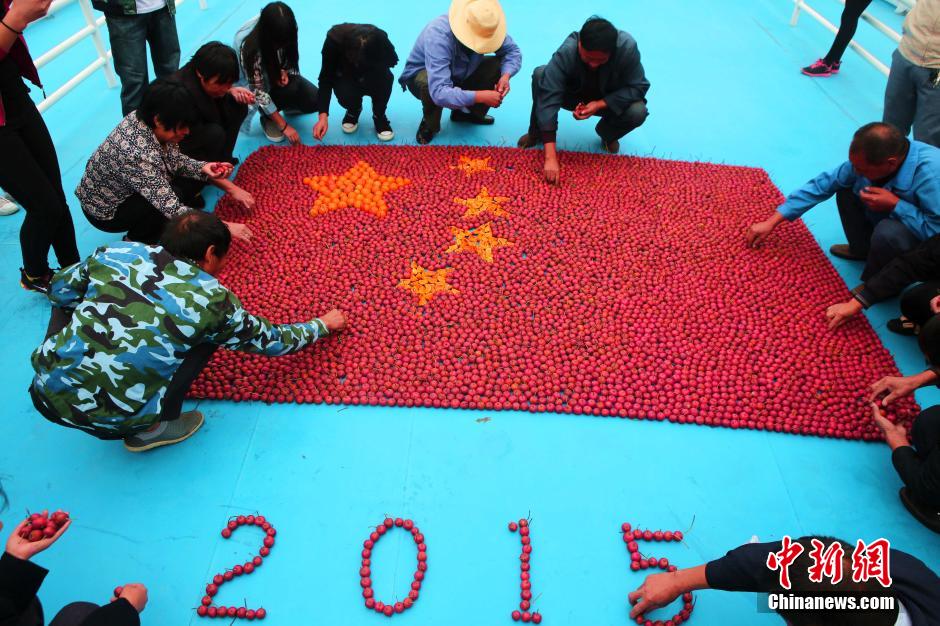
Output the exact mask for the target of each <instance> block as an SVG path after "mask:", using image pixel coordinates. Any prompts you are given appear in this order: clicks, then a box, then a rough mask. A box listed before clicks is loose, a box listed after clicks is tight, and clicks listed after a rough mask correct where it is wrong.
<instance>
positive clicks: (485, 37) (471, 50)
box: [398, 0, 522, 144]
mask: <svg viewBox="0 0 940 626" xmlns="http://www.w3.org/2000/svg"><path fill="white" fill-rule="evenodd" d="M491 52H495V53H496V54H495V56H484V55H487V54H489V53H491ZM521 67H522V52H521V51H520V50H519V46H517V45H516V44H515V42H514V41H513V40H512V37H510V36H509V35H507V34H506V16H505V14H504V13H503V9H502V7H501V6H500V5H499V2H497V0H453V2H452V3H451V6H450V12H449V14H447V15H441V16H440V17H436V18H434V19H433V20H432V21H431V22H430V23H429V24H428V25H427V26H425V27H424V30H423V31H421V34H420V35H418V40H417V41H416V42H415V45H414V48H412V50H411V54H410V55H409V56H408V61H407V63H406V64H405V71H404V72H402V75H401V78H399V79H398V82H399V83H401V86H402V89H406V88H407V89H408V90H409V91H410V92H411V93H412V94H413V95H414V96H415V97H416V98H417V99H418V100H420V101H421V105H422V108H423V110H424V116H423V118H422V119H421V124H420V126H419V127H418V134H417V137H416V139H417V141H418V143H419V144H427V143H430V141H431V140H432V139H433V138H434V135H436V134H437V133H438V132H439V131H440V130H441V113H442V112H443V109H444V107H447V108H448V109H451V114H450V119H451V121H452V122H464V123H469V124H485V125H489V124H492V123H493V118H492V117H491V116H489V115H487V114H486V113H487V111H488V110H489V109H490V108H491V107H498V106H499V105H500V104H502V102H503V98H505V97H506V94H508V93H509V79H510V78H511V77H512V76H514V75H515V74H516V72H518V71H519V69H520V68H521Z"/></svg>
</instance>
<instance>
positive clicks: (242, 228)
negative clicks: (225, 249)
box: [222, 222, 252, 241]
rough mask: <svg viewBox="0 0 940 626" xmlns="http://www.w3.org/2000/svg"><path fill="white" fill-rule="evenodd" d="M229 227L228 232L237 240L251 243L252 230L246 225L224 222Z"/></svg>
mask: <svg viewBox="0 0 940 626" xmlns="http://www.w3.org/2000/svg"><path fill="white" fill-rule="evenodd" d="M222 223H223V224H225V225H226V226H227V227H228V232H230V233H231V234H232V237H234V238H235V239H241V240H242V241H251V235H252V232H251V229H250V228H248V226H246V225H245V224H240V223H238V222H222Z"/></svg>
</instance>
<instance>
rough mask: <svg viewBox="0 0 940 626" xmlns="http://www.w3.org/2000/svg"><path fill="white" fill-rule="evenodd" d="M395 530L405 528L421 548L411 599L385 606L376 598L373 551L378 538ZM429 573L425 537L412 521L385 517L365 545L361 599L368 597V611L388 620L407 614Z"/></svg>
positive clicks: (360, 571) (410, 594)
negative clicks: (373, 579) (394, 616)
mask: <svg viewBox="0 0 940 626" xmlns="http://www.w3.org/2000/svg"><path fill="white" fill-rule="evenodd" d="M394 528H404V529H405V530H407V531H409V532H410V533H411V536H412V538H413V539H414V542H415V545H416V546H417V548H418V555H417V559H418V567H417V569H416V570H415V574H414V580H413V581H412V582H411V591H409V592H408V597H407V598H405V599H404V600H402V601H399V602H395V603H394V604H385V603H384V602H381V601H379V600H376V599H375V592H373V590H372V578H371V576H372V548H373V547H374V546H375V544H376V543H378V541H379V539H381V538H382V537H383V536H385V533H387V532H388V531H390V530H392V529H394ZM427 571H428V547H427V545H426V544H425V543H424V535H422V534H421V531H420V530H419V529H418V527H417V526H416V525H415V523H414V522H413V521H411V520H410V519H402V518H400V517H396V518H395V519H392V518H391V517H386V518H385V520H384V521H383V522H382V523H381V524H379V525H378V526H376V527H375V530H373V531H372V533H371V534H370V535H369V538H368V539H366V540H365V541H364V542H363V543H362V566H361V567H360V568H359V577H360V580H359V584H360V586H361V587H362V597H363V598H365V603H366V608H367V609H371V610H373V611H375V612H376V613H381V614H382V615H384V616H386V617H392V616H393V615H395V614H396V613H404V612H405V611H406V610H407V609H410V608H411V607H412V606H414V603H415V602H417V600H418V595H419V592H420V591H421V581H423V580H424V574H425V572H427Z"/></svg>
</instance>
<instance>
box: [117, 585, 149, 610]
mask: <svg viewBox="0 0 940 626" xmlns="http://www.w3.org/2000/svg"><path fill="white" fill-rule="evenodd" d="M118 597H120V598H124V599H125V600H127V601H128V602H130V603H131V606H132V607H134V608H135V609H136V610H137V612H138V613H142V612H143V611H144V607H146V606H147V588H146V587H144V586H143V585H142V584H140V583H129V584H127V585H124V586H123V588H122V590H121V595H120V596H118ZM117 599H118V598H111V602H115V601H117Z"/></svg>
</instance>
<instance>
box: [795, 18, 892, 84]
mask: <svg viewBox="0 0 940 626" xmlns="http://www.w3.org/2000/svg"><path fill="white" fill-rule="evenodd" d="M838 2H839V3H840V4H842V5H843V6H844V5H845V0H838ZM793 3H794V5H795V6H794V7H793V16H792V17H791V18H790V26H796V23H797V20H799V18H800V12H805V13H807V14H808V15H809V16H810V17H812V18H813V19H814V20H816V21H817V22H819V23H820V24H822V25H823V26H825V27H826V28H827V29H829V30H830V31H832V32H833V33H838V32H839V28H838V27H837V26H836V25H835V24H833V23H832V22H830V21H829V20H827V19H826V18H824V17H823V16H822V15H820V14H819V12H817V11H816V9H814V8H813V7H811V6H809V5H808V4H806V2H805V0H793ZM862 19H863V20H865V21H866V22H868V23H869V24H871V25H872V27H874V29H875V30H877V31H878V32H880V33H881V34H883V35H885V36H886V37H888V38H889V39H891V40H892V41H894V42H895V43H898V42H900V41H901V34H900V33H898V32H897V31H896V30H894V29H893V28H891V27H890V26H888V25H886V24H885V23H884V22H882V21H880V20H878V19H876V18H875V17H873V16H872V15H871V14H870V13H868V11H865V12H864V13H862ZM849 47H851V48H852V49H853V50H855V51H856V52H857V53H858V54H859V55H861V57H862V58H863V59H865V60H866V61H868V62H869V63H871V64H872V65H874V66H875V68H876V69H877V70H878V71H879V72H881V73H882V74H884V75H885V76H887V75H888V73H889V72H890V68H888V66H887V65H885V64H884V63H882V62H881V61H880V60H879V59H878V58H876V57H875V56H874V55H873V54H872V53H871V52H869V51H868V50H866V49H865V48H863V47H862V46H860V45H859V44H858V43H856V42H855V40H854V39H853V40H852V41H851V42H849Z"/></svg>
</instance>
